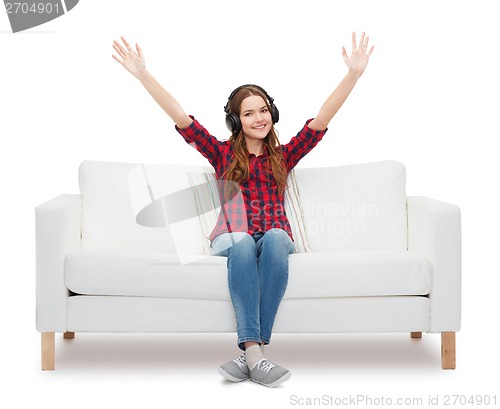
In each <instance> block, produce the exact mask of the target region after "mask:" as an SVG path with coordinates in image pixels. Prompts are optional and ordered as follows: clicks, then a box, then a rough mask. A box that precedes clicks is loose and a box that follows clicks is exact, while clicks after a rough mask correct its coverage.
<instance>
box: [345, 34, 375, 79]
mask: <svg viewBox="0 0 500 409" xmlns="http://www.w3.org/2000/svg"><path fill="white" fill-rule="evenodd" d="M368 41H369V37H368V36H366V37H365V33H362V34H361V39H360V40H359V45H358V44H357V43H356V33H354V32H353V33H352V54H351V56H350V57H348V56H347V52H346V50H345V47H342V57H344V61H345V63H346V65H347V68H349V71H351V72H353V73H354V74H356V75H357V76H361V75H362V74H363V72H364V71H365V68H366V66H367V65H368V60H369V59H370V55H371V53H372V51H373V48H374V47H373V46H372V47H371V48H370V51H368V52H367V51H366V50H367V48H368Z"/></svg>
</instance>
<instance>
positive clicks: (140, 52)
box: [135, 43, 142, 55]
mask: <svg viewBox="0 0 500 409" xmlns="http://www.w3.org/2000/svg"><path fill="white" fill-rule="evenodd" d="M135 48H136V49H137V54H139V55H142V48H141V47H140V46H139V43H136V44H135Z"/></svg>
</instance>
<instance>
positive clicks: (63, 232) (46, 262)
mask: <svg viewBox="0 0 500 409" xmlns="http://www.w3.org/2000/svg"><path fill="white" fill-rule="evenodd" d="M81 214H82V200H81V197H80V195H61V196H58V197H55V198H54V199H51V200H49V201H47V202H45V203H43V204H41V205H39V206H37V207H35V220H36V328H37V330H38V331H39V332H65V331H66V299H67V297H68V294H69V292H68V289H67V288H66V286H65V285H64V259H65V257H66V254H67V253H68V252H69V251H72V250H79V249H80V240H81V220H82V217H81Z"/></svg>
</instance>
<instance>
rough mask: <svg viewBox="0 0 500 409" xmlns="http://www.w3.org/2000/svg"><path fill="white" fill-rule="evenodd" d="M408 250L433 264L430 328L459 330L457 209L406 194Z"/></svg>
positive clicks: (458, 216)
mask: <svg viewBox="0 0 500 409" xmlns="http://www.w3.org/2000/svg"><path fill="white" fill-rule="evenodd" d="M407 210H408V250H411V251H415V252H418V253H420V254H422V255H423V256H425V257H426V258H427V259H428V260H429V261H430V262H431V264H432V268H433V284H432V291H431V293H430V294H429V298H430V302H431V317H430V321H431V327H430V332H448V331H450V332H451V331H453V332H455V331H458V330H459V329H460V320H461V282H462V277H461V276H462V271H461V270H462V254H461V253H462V244H461V221H460V209H459V208H458V207H457V206H455V205H453V204H449V203H445V202H441V201H438V200H434V199H429V198H426V197H417V196H411V197H408V198H407Z"/></svg>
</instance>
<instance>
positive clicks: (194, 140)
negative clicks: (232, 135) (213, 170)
mask: <svg viewBox="0 0 500 409" xmlns="http://www.w3.org/2000/svg"><path fill="white" fill-rule="evenodd" d="M189 116H190V118H191V119H192V120H193V122H191V124H190V125H189V126H188V127H187V128H184V129H180V128H179V127H178V126H177V125H176V126H175V129H176V130H177V132H179V134H181V136H182V137H183V138H184V140H185V141H186V142H187V143H188V144H189V145H191V146H192V147H193V148H195V149H196V150H197V151H198V152H200V153H201V154H202V155H203V156H204V157H205V158H207V159H208V161H209V162H210V164H211V165H212V166H214V167H215V166H216V164H217V163H218V161H219V158H220V154H221V151H222V150H223V149H224V147H225V146H226V145H225V143H224V142H221V141H219V140H218V139H217V138H215V137H214V136H212V135H211V134H210V132H208V131H207V130H206V129H205V128H204V127H203V126H202V125H201V124H200V123H199V122H198V121H197V120H196V119H195V118H194V117H193V116H191V115H189Z"/></svg>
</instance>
